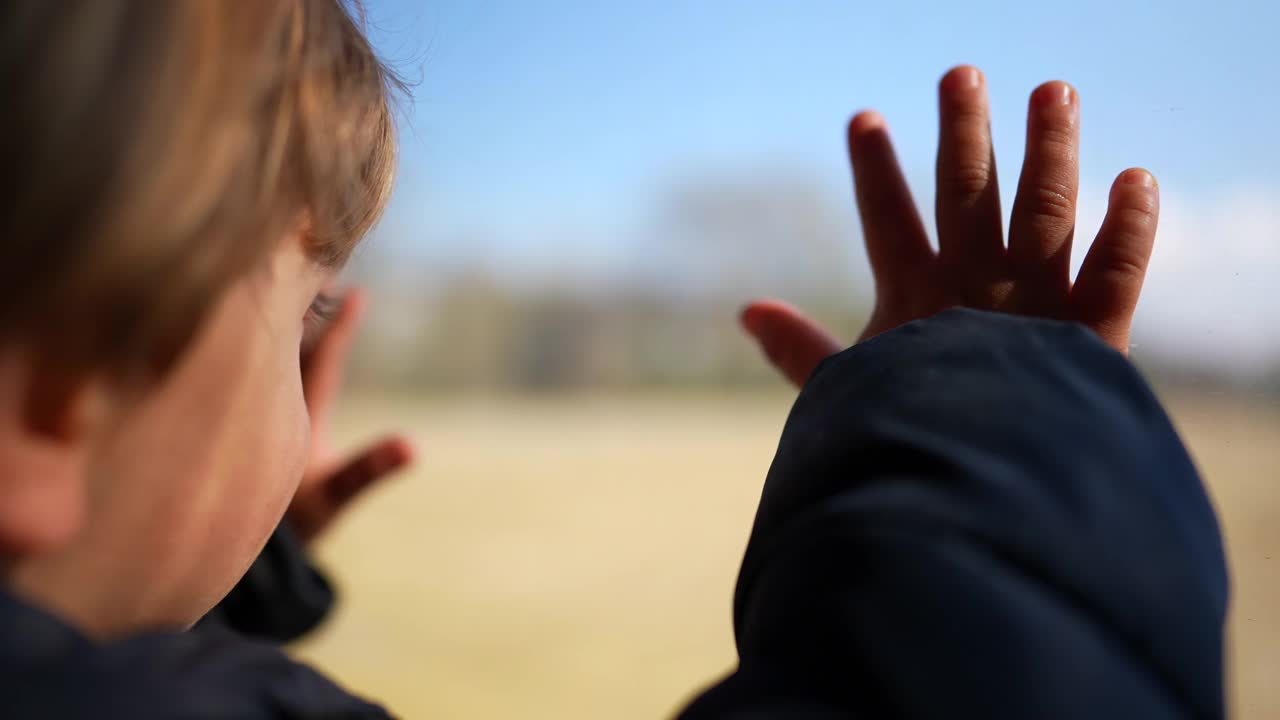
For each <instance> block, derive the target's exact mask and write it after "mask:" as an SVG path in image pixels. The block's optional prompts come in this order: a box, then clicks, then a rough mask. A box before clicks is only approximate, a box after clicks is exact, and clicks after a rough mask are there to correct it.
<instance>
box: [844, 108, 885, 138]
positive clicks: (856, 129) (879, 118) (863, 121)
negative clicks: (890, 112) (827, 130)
mask: <svg viewBox="0 0 1280 720" xmlns="http://www.w3.org/2000/svg"><path fill="white" fill-rule="evenodd" d="M884 125H885V123H884V116H883V115H881V114H880V113H878V112H876V111H875V110H863V111H862V112H860V113H858V114H857V115H854V116H853V120H852V122H850V123H849V131H850V132H851V133H853V134H854V135H860V134H862V133H865V132H867V131H869V130H875V129H882V128H884Z"/></svg>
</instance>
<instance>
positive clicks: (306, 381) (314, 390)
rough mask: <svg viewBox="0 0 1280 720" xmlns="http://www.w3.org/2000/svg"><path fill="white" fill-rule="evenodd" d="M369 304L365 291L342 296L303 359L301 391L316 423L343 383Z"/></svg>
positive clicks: (320, 419) (349, 290) (327, 408)
mask: <svg viewBox="0 0 1280 720" xmlns="http://www.w3.org/2000/svg"><path fill="white" fill-rule="evenodd" d="M366 304H367V300H366V297H365V292H364V290H363V289H362V288H358V287H353V288H350V289H348V290H347V291H346V293H345V294H344V295H343V296H342V301H341V306H340V307H339V308H338V313H337V315H336V316H335V317H334V319H333V320H332V322H330V324H329V326H328V327H326V328H325V329H324V331H323V334H322V335H321V336H320V339H319V340H318V341H316V344H315V347H314V348H313V349H312V350H311V352H310V353H308V354H307V355H306V357H304V358H302V392H303V395H304V396H305V397H306V402H307V412H308V413H309V414H310V415H311V419H312V422H313V423H314V422H318V421H322V420H323V418H325V417H326V416H327V413H328V411H329V407H330V406H331V405H332V403H333V398H334V396H335V395H336V394H337V392H338V388H339V386H340V385H341V384H342V370H343V367H344V366H345V365H346V360H347V352H348V351H349V350H350V349H351V343H352V341H353V340H354V339H355V334H356V328H357V327H358V326H359V325H360V318H361V317H363V315H364V309H365V305H366Z"/></svg>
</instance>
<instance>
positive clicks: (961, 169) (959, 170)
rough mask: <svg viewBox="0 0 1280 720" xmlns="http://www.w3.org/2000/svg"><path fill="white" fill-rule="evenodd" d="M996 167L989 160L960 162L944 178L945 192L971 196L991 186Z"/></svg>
mask: <svg viewBox="0 0 1280 720" xmlns="http://www.w3.org/2000/svg"><path fill="white" fill-rule="evenodd" d="M993 171H994V168H993V167H992V165H991V163H990V162H989V161H982V160H979V161H971V162H963V163H960V164H959V165H958V166H957V167H956V168H954V169H953V170H952V171H951V172H949V173H947V174H946V175H945V176H944V178H943V183H945V188H944V190H945V192H947V193H948V194H950V195H955V196H959V197H962V198H971V197H975V196H978V195H981V194H982V193H984V192H986V191H987V189H988V188H990V187H991V180H992V176H993V175H994V172H993Z"/></svg>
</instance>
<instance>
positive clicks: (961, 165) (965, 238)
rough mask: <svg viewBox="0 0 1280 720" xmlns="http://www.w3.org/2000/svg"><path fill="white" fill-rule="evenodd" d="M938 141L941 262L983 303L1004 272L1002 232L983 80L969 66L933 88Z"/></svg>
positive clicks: (939, 245) (947, 76) (944, 77)
mask: <svg viewBox="0 0 1280 720" xmlns="http://www.w3.org/2000/svg"><path fill="white" fill-rule="evenodd" d="M938 110H939V124H938V128H939V137H938V165H937V183H938V194H937V198H936V202H935V212H936V214H937V220H938V249H939V255H940V257H941V258H942V262H943V263H945V264H946V265H947V266H948V267H950V268H954V270H955V273H956V277H957V278H958V279H960V281H961V282H964V283H968V284H972V285H973V286H974V287H973V289H974V291H975V295H978V296H983V297H981V298H973V299H970V298H965V300H967V301H971V302H977V303H981V302H982V301H984V300H989V298H987V297H985V296H987V295H990V294H991V293H992V291H993V289H992V288H991V287H990V286H991V285H993V284H994V282H995V281H996V280H997V279H999V278H1000V276H1002V275H1003V272H1004V256H1005V252H1004V229H1003V227H1002V221H1001V218H1000V190H999V186H998V183H997V181H996V162H995V150H994V149H993V147H992V144H991V119H990V113H989V110H988V104H987V88H986V81H985V79H984V78H983V76H982V72H981V71H980V70H978V68H976V67H973V66H972V65H960V66H958V67H955V68H952V70H951V71H950V72H948V73H947V74H946V75H944V76H943V77H942V81H941V82H940V83H939V84H938Z"/></svg>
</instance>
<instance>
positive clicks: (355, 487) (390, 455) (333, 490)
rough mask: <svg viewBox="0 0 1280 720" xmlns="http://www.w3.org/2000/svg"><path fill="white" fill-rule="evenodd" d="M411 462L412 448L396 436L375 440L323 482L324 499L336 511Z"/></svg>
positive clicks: (407, 442)
mask: <svg viewBox="0 0 1280 720" xmlns="http://www.w3.org/2000/svg"><path fill="white" fill-rule="evenodd" d="M412 462H413V446H412V445H410V444H409V441H408V440H406V439H405V438H403V437H400V436H391V437H387V438H383V439H382V440H379V441H378V442H377V443H374V444H373V445H371V446H370V447H368V448H367V449H365V450H364V451H363V452H361V453H359V454H358V455H356V456H355V457H354V458H353V459H351V460H350V461H348V462H347V463H346V464H345V465H343V466H342V467H341V468H340V469H339V470H338V471H337V472H335V473H333V474H332V475H330V476H329V477H328V479H326V480H325V481H324V487H325V499H326V500H327V501H328V503H329V504H330V506H331V507H332V508H333V509H334V510H335V511H336V510H337V509H339V508H341V507H342V506H343V505H346V504H347V503H349V502H350V501H351V500H352V499H354V498H355V497H356V496H357V495H359V494H361V493H362V492H364V491H365V490H367V489H369V488H370V487H372V486H373V485H374V484H375V483H377V482H378V481H379V480H383V479H385V478H387V477H389V476H390V475H391V474H393V473H394V472H396V471H397V470H400V469H401V468H403V467H405V466H407V465H409V464H410V463H412Z"/></svg>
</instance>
